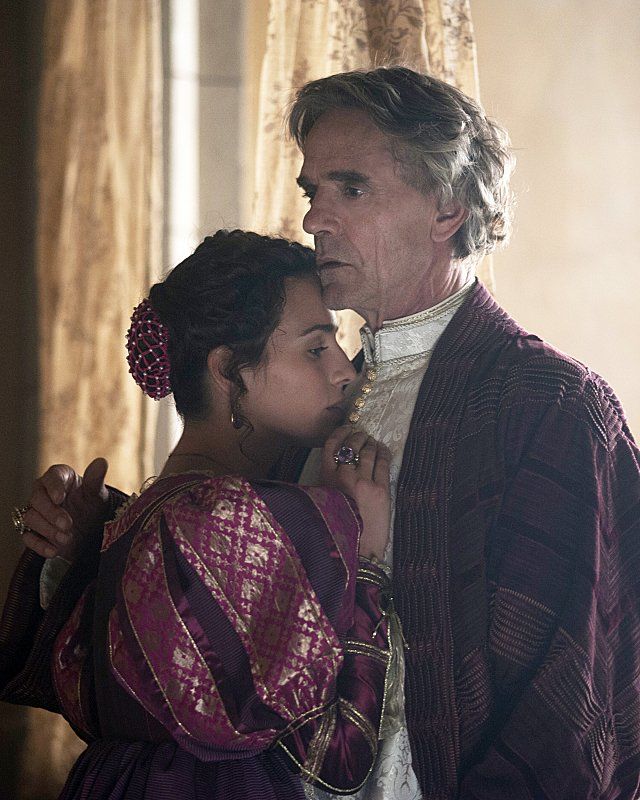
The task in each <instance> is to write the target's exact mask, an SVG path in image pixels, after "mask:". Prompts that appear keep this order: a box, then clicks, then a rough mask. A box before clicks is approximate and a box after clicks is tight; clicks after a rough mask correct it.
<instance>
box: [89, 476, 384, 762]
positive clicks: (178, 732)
mask: <svg viewBox="0 0 640 800" xmlns="http://www.w3.org/2000/svg"><path fill="white" fill-rule="evenodd" d="M282 491H284V492H286V491H291V492H299V493H300V492H302V490H297V489H293V488H291V487H283V489H282ZM325 500H326V501H327V503H328V505H327V503H325V504H324V505H322V503H324V501H325ZM315 503H316V505H315V509H316V511H318V513H316V514H315V517H314V519H311V518H309V516H308V515H307V516H306V517H305V518H304V519H301V521H300V524H301V525H303V527H304V528H305V530H306V531H307V532H308V534H309V536H310V537H311V536H313V535H315V533H316V529H317V531H318V532H319V533H320V535H323V534H322V531H324V535H325V536H326V537H327V539H326V554H325V556H324V568H323V570H322V575H321V576H320V577H319V580H320V582H321V583H322V587H321V591H320V594H321V595H323V596H325V595H326V596H327V597H333V598H334V599H335V598H338V599H339V600H340V601H343V602H340V603H339V606H340V607H341V608H345V607H346V608H347V609H348V610H349V615H350V620H349V622H350V624H351V633H350V636H349V638H348V640H347V641H346V644H345V650H346V652H345V654H343V645H342V643H341V641H340V639H339V637H338V635H337V633H336V629H335V628H334V626H333V625H332V623H331V620H330V618H329V616H327V613H325V610H324V609H323V605H322V603H321V601H320V599H319V597H318V594H317V593H316V592H315V591H314V588H313V586H312V584H311V581H310V577H309V576H308V574H307V571H306V570H305V567H304V566H303V562H302V560H301V558H300V557H299V554H298V552H297V550H296V547H295V546H294V544H293V543H292V540H291V538H290V537H289V535H288V533H287V532H286V531H285V530H284V528H283V527H282V526H281V525H280V524H279V522H278V521H277V520H276V518H275V517H274V516H273V514H272V513H271V511H270V508H269V505H267V503H265V502H264V500H263V499H262V497H260V496H259V495H258V494H257V493H256V491H255V490H254V489H253V488H252V486H251V485H250V484H249V483H247V482H246V481H244V480H242V479H240V478H223V479H208V480H206V481H199V482H196V483H195V484H192V485H191V486H190V488H189V489H188V491H183V492H180V493H179V494H177V495H175V496H174V497H172V498H170V499H168V500H166V501H165V502H163V503H162V505H161V506H160V507H159V508H158V509H157V511H155V512H154V513H151V514H150V515H149V516H148V518H147V519H146V521H145V523H144V525H142V526H141V527H140V528H139V529H138V530H137V531H136V532H135V535H134V536H133V537H132V539H131V542H130V544H129V547H128V555H127V558H126V567H125V570H124V574H123V576H122V579H121V580H120V581H119V586H118V589H117V592H116V598H117V599H116V604H115V607H114V609H113V611H112V612H111V615H110V618H109V630H108V639H109V651H110V663H111V669H112V673H113V675H114V676H115V678H116V680H117V681H118V683H119V684H120V685H121V686H122V687H123V688H124V689H125V690H126V691H127V692H128V693H129V694H130V695H131V696H132V697H133V698H135V699H136V700H137V702H139V703H140V704H141V705H142V706H143V707H144V708H145V709H146V710H147V712H148V713H149V714H151V715H152V716H154V717H155V718H156V719H157V720H158V721H159V722H160V723H161V724H162V725H163V726H164V728H165V729H166V730H167V731H168V732H169V733H170V734H171V736H172V737H173V738H174V739H175V740H176V741H177V742H178V743H179V744H180V746H181V747H183V748H184V749H186V750H188V751H189V752H191V753H193V754H194V755H196V756H197V757H198V758H200V759H202V760H220V759H225V758H232V757H240V756H242V755H247V754H253V753H257V752H259V751H261V750H264V749H266V748H268V747H270V746H272V745H275V743H276V741H277V740H278V739H280V738H281V737H283V736H285V737H286V736H288V737H289V739H288V740H295V747H294V748H293V751H294V752H295V754H296V755H298V756H299V755H300V753H301V752H302V755H303V759H302V760H303V761H305V762H306V761H307V756H306V755H305V752H306V748H307V747H308V748H310V750H311V751H312V756H313V763H314V764H316V763H320V761H322V760H323V759H324V760H325V761H326V760H327V758H328V757H329V755H330V754H332V753H338V751H340V754H339V755H336V758H337V759H339V758H340V757H342V758H343V759H344V762H345V764H346V765H347V768H348V769H349V770H352V771H354V772H355V771H357V770H356V769H355V767H354V766H353V764H352V763H351V760H350V758H352V757H350V756H342V752H343V751H344V750H346V749H347V748H348V747H350V746H351V744H352V740H355V739H357V741H356V743H355V746H356V748H360V751H364V750H366V754H365V755H366V759H367V761H368V762H369V763H371V761H372V756H371V753H372V752H373V753H374V754H375V750H376V742H377V724H378V722H379V716H380V706H381V703H382V696H383V692H384V680H385V670H386V655H385V651H386V648H387V638H386V622H385V620H384V616H383V612H382V611H381V599H380V595H381V586H380V581H379V576H378V574H377V571H376V569H375V568H369V569H364V570H361V573H360V579H359V580H358V582H357V595H358V603H357V605H356V606H355V611H354V602H353V597H352V598H351V600H349V597H348V596H347V594H348V592H349V591H351V592H353V591H354V589H355V586H356V584H355V581H354V580H353V578H354V575H353V574H350V573H353V572H355V569H354V568H355V564H356V558H355V553H356V552H357V540H358V533H359V521H358V519H357V516H356V514H355V512H354V509H353V507H352V505H351V504H350V502H349V501H348V500H347V499H346V498H345V497H344V496H343V495H340V494H339V493H335V492H334V493H333V494H332V495H331V497H330V498H324V500H322V502H321V500H320V499H319V498H318V497H316V498H315ZM127 514H129V516H130V513H129V512H127ZM127 514H125V515H124V516H123V517H122V518H121V520H120V521H119V522H120V524H121V525H122V526H123V528H122V533H123V535H127V523H128V521H130V520H129V517H128V516H127ZM329 519H330V520H331V521H332V522H335V521H340V524H341V528H342V530H341V533H340V536H339V537H337V538H336V539H334V538H332V537H331V532H330V530H329V527H328V525H327V524H326V520H329ZM314 526H315V528H314ZM345 526H346V527H347V528H348V527H349V526H350V527H351V535H350V536H349V535H346V534H345V530H344V528H345ZM118 534H119V530H118V523H115V524H114V527H113V528H112V529H111V530H110V531H108V532H107V533H106V534H105V542H106V546H111V545H112V544H113V543H114V542H115V541H117V539H118ZM347 534H348V531H347ZM349 541H350V544H349V545H348V542H349ZM104 546H105V545H103V548H104ZM314 546H315V545H314ZM347 546H348V547H350V551H351V552H350V553H346V552H345V548H346V547H347ZM342 616H344V614H343V615H342ZM343 622H344V619H342V622H341V624H342V623H343ZM337 628H338V629H340V625H338V626H337ZM372 653H375V657H374V656H372ZM343 660H344V662H345V667H344V668H343V670H342V672H341V668H342V667H343ZM364 661H366V662H367V668H366V669H363V667H362V665H363V663H364ZM360 671H362V676H360ZM347 673H349V674H350V675H351V680H346V681H345V680H343V675H344V676H346V675H347ZM338 711H339V714H338ZM332 719H333V721H332ZM327 732H328V734H329V735H328V738H329V739H331V740H332V741H333V742H334V744H333V745H332V749H331V748H330V747H329V746H327V745H324V744H323V737H325V736H326V735H327ZM303 751H304V752H303ZM354 752H355V751H354ZM305 769H306V767H305ZM358 769H359V765H358ZM331 772H333V770H331Z"/></svg>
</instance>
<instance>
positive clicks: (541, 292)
mask: <svg viewBox="0 0 640 800" xmlns="http://www.w3.org/2000/svg"><path fill="white" fill-rule="evenodd" d="M471 7H472V12H473V21H474V25H475V30H476V37H477V44H478V57H479V67H480V86H481V90H482V100H483V104H484V106H485V108H486V109H487V111H488V112H489V113H490V114H492V115H493V116H494V117H496V118H498V119H499V120H501V121H502V122H503V123H504V124H505V125H506V126H507V128H508V129H509V131H510V133H511V137H512V140H513V144H514V146H515V148H516V150H517V157H518V167H517V171H516V174H515V177H514V182H515V187H516V190H517V194H518V208H517V212H516V220H517V225H516V230H515V234H514V237H513V241H512V243H511V245H510V246H509V248H508V249H507V250H505V251H504V252H503V253H501V254H499V255H498V256H497V257H496V260H495V266H496V279H497V295H498V300H499V301H500V302H501V304H502V305H504V306H505V307H506V308H507V310H508V311H509V312H510V313H512V314H513V315H514V316H515V317H516V318H517V319H518V320H519V321H520V322H521V323H522V324H523V325H525V326H526V327H528V328H529V329H530V330H532V331H533V332H535V333H537V334H539V335H541V336H542V337H543V338H545V339H547V340H548V341H550V342H552V343H553V344H554V345H556V346H557V347H559V348H561V349H562V350H564V351H566V352H568V353H570V354H571V355H573V356H574V357H576V358H578V359H580V360H581V361H584V362H586V363H587V364H588V365H589V366H590V367H592V368H593V369H594V370H596V371H597V372H599V373H600V374H601V375H603V376H604V377H605V378H606V379H607V381H608V382H609V383H610V384H611V385H612V386H613V387H614V389H615V391H616V393H617V394H618V396H619V397H620V399H621V400H622V402H623V404H624V406H625V409H626V411H627V414H628V417H629V421H630V424H631V427H632V430H633V431H634V432H635V435H636V437H638V436H640V359H639V356H640V312H639V304H640V256H639V254H638V243H639V242H640V217H639V210H640V13H639V12H638V5H637V2H634V0H611V2H607V3H602V2H596V1H595V0H472V3H471Z"/></svg>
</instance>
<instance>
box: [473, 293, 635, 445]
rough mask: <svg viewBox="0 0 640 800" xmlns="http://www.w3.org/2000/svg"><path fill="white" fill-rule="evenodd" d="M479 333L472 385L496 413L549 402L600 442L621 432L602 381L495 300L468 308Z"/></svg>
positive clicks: (534, 411)
mask: <svg viewBox="0 0 640 800" xmlns="http://www.w3.org/2000/svg"><path fill="white" fill-rule="evenodd" d="M471 313H472V314H473V316H475V318H476V320H477V322H478V324H477V326H476V331H477V332H478V333H479V335H480V339H481V340H482V341H481V342H479V349H480V350H481V354H480V356H479V359H478V365H477V366H478V370H477V373H476V380H475V381H472V383H475V384H476V390H477V391H479V392H480V393H481V394H484V393H487V388H488V387H490V389H491V391H490V394H491V395H492V396H493V398H494V400H495V401H497V403H498V408H499V412H498V413H502V412H507V413H508V412H512V411H514V410H518V409H520V410H522V412H523V413H527V412H528V413H530V415H531V416H532V417H536V416H539V415H540V414H544V413H545V412H546V410H548V409H549V408H551V407H553V408H555V409H558V410H559V411H561V412H564V413H566V414H568V415H570V416H572V417H574V418H576V419H578V420H581V421H582V422H584V424H585V425H587V426H589V427H590V428H591V429H592V430H594V431H596V432H597V435H598V438H601V439H602V441H609V442H611V438H612V437H614V438H615V437H616V436H617V435H618V434H619V433H620V432H622V431H623V430H624V431H625V432H627V431H626V421H625V417H624V412H623V410H622V407H621V405H620V402H619V401H618V399H617V397H616V396H615V394H614V393H613V391H612V389H611V387H610V386H609V385H608V384H607V382H606V381H605V380H604V379H603V378H602V377H601V376H600V375H598V374H597V373H596V372H594V371H593V370H592V369H590V368H589V367H588V366H587V365H585V364H583V363H582V362H581V361H579V360H578V359H576V358H573V357H572V356H570V355H568V354H567V353H564V352H562V351H561V350H559V349H558V348H557V347H555V346H553V345H552V344H550V343H548V342H545V341H544V340H543V339H541V338H540V337H539V336H537V335H535V334H532V333H530V332H528V331H527V330H525V329H524V328H523V327H522V326H520V325H519V324H518V323H517V322H516V321H515V320H514V319H513V318H512V317H511V316H509V315H508V314H507V313H506V312H505V311H504V310H503V309H501V308H500V307H499V306H497V304H495V303H487V302H484V303H482V304H481V305H480V306H479V307H478V308H477V309H475V310H471Z"/></svg>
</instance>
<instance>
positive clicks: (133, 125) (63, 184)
mask: <svg viewBox="0 0 640 800" xmlns="http://www.w3.org/2000/svg"><path fill="white" fill-rule="evenodd" d="M161 42H162V39H161V15H160V0H139V2H135V3H132V2H130V0H91V2H86V0H49V2H48V3H47V7H46V12H45V19H44V32H43V74H42V82H41V96H40V109H39V118H38V192H39V208H38V215H37V276H38V302H39V335H40V363H39V370H40V453H39V457H40V464H41V465H42V466H43V467H44V466H47V465H49V464H51V463H55V462H60V461H64V462H68V463H70V464H73V465H74V466H77V467H79V468H83V467H84V466H85V465H86V464H87V463H88V461H90V460H91V459H92V458H94V457H95V456H97V455H105V456H106V457H107V458H108V460H109V463H110V472H109V476H110V480H111V481H112V482H113V483H114V484H115V485H118V486H123V487H125V488H129V489H132V488H134V487H137V486H139V485H140V483H141V482H142V480H143V479H144V478H145V477H146V476H148V475H150V474H151V456H152V446H151V437H152V436H153V433H154V431H153V427H154V424H153V423H154V416H155V415H154V412H155V408H154V407H153V401H151V400H147V398H143V397H142V394H141V392H140V390H139V389H138V388H137V386H135V384H134V382H133V381H132V380H131V378H130V376H128V374H127V365H126V361H125V347H124V335H125V332H126V330H127V327H128V319H129V316H130V314H131V310H132V308H133V306H134V305H135V304H136V303H137V302H138V301H139V300H140V299H141V298H142V297H143V296H144V294H145V293H146V290H147V288H148V285H149V283H150V281H151V279H152V277H153V276H155V274H156V272H157V271H158V269H159V268H160V265H161V246H162V227H161V226H162V216H161V215H162V175H161V165H162V141H161V137H162V66H161ZM82 746H83V745H82V744H81V743H80V742H79V740H77V739H76V737H75V736H74V735H73V734H72V732H71V730H70V729H69V727H68V726H67V725H66V723H65V722H64V721H63V720H62V719H61V718H59V717H56V716H53V715H50V714H47V713H46V712H42V711H36V710H32V711H31V712H30V717H29V733H28V739H27V742H26V744H25V747H24V754H23V769H22V783H21V789H20V796H21V797H22V798H38V800H46V798H49V797H57V794H58V791H59V788H60V783H61V781H62V780H64V778H65V777H66V773H67V772H68V769H69V767H70V765H71V763H73V760H74V758H75V756H76V755H77V753H78V752H79V749H81V747H82Z"/></svg>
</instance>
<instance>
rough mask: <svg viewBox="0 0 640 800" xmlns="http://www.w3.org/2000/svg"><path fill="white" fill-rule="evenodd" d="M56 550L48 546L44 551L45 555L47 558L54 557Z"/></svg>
mask: <svg viewBox="0 0 640 800" xmlns="http://www.w3.org/2000/svg"><path fill="white" fill-rule="evenodd" d="M56 552H57V551H56V550H54V549H53V547H46V548H45V551H44V557H45V558H53V557H54V556H55V555H56Z"/></svg>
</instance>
